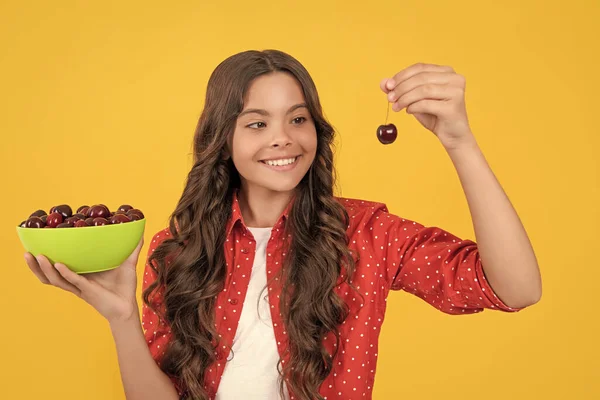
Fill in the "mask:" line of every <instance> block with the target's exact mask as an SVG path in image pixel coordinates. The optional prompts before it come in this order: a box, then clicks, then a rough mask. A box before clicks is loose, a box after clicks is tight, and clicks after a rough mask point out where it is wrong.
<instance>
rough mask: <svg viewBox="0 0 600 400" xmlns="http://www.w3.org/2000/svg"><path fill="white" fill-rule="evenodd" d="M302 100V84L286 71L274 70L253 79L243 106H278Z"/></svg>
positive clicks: (275, 107)
mask: <svg viewBox="0 0 600 400" xmlns="http://www.w3.org/2000/svg"><path fill="white" fill-rule="evenodd" d="M303 101H304V93H303V91H302V86H301V85H300V82H298V81H297V80H296V78H295V77H294V76H293V75H291V74H290V73H287V72H274V73H270V74H266V75H261V76H259V77H258V78H256V79H254V80H253V81H252V83H251V84H250V86H249V87H248V91H247V93H246V96H245V98H244V108H247V107H252V108H269V107H270V108H274V109H277V108H280V107H285V106H289V105H290V104H291V103H301V102H303Z"/></svg>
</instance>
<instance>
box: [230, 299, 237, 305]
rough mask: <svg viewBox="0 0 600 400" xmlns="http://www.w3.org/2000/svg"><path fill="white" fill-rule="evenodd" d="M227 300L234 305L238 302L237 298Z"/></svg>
mask: <svg viewBox="0 0 600 400" xmlns="http://www.w3.org/2000/svg"><path fill="white" fill-rule="evenodd" d="M229 302H230V303H231V304H233V305H234V306H235V305H236V304H237V303H238V300H237V299H231V300H229Z"/></svg>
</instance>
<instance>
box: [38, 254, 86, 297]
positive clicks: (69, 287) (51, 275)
mask: <svg viewBox="0 0 600 400" xmlns="http://www.w3.org/2000/svg"><path fill="white" fill-rule="evenodd" d="M36 259H37V262H38V264H39V265H40V268H41V270H42V272H43V273H44V275H46V277H47V278H48V280H49V281H50V284H51V285H53V286H56V287H59V288H61V289H63V290H66V291H67V292H71V293H73V294H74V295H76V296H80V295H81V291H80V290H79V289H78V288H77V287H75V286H74V285H73V284H71V283H70V282H68V281H67V280H66V279H65V278H63V277H62V275H60V274H59V272H58V271H57V270H56V268H54V266H53V265H52V263H50V261H49V260H48V259H47V258H46V257H45V256H43V255H41V254H40V255H39V256H37V257H36Z"/></svg>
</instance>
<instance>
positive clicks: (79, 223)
mask: <svg viewBox="0 0 600 400" xmlns="http://www.w3.org/2000/svg"><path fill="white" fill-rule="evenodd" d="M85 226H89V225H88V224H87V223H86V222H85V221H84V220H82V219H80V220H77V222H75V228H82V227H85Z"/></svg>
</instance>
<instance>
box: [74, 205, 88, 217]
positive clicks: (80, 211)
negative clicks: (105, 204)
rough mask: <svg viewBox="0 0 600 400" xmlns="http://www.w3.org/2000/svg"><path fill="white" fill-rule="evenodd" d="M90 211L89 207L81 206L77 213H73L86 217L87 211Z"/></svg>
mask: <svg viewBox="0 0 600 400" xmlns="http://www.w3.org/2000/svg"><path fill="white" fill-rule="evenodd" d="M89 209H90V206H81V207H79V208H78V209H77V211H75V213H76V214H83V215H85V216H87V213H88V210H89Z"/></svg>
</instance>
